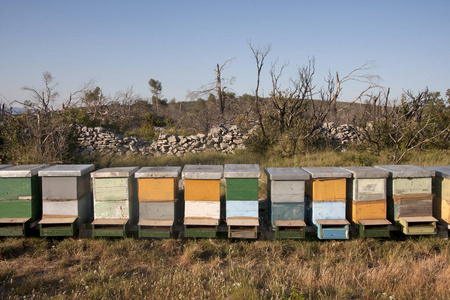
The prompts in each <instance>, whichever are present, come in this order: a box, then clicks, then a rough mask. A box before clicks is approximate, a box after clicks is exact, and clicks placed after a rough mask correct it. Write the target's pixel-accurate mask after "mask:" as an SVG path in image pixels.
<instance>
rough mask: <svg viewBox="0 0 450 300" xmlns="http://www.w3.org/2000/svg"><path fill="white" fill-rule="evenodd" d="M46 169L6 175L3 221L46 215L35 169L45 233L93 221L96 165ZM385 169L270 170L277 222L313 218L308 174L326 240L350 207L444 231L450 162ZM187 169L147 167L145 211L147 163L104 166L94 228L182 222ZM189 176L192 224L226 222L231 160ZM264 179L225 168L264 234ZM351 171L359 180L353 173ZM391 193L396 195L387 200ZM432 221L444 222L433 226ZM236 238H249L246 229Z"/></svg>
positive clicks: (238, 202)
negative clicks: (179, 205)
mask: <svg viewBox="0 0 450 300" xmlns="http://www.w3.org/2000/svg"><path fill="white" fill-rule="evenodd" d="M46 167H47V166H46V165H39V166H16V167H12V168H9V171H4V172H2V173H1V177H2V179H3V178H10V180H7V181H5V180H2V181H0V184H1V183H2V184H3V185H0V193H2V192H1V191H5V192H3V193H2V194H1V195H0V198H1V200H2V202H1V203H0V205H1V206H0V217H2V219H1V221H0V223H6V224H7V221H8V220H6V219H8V218H9V219H11V220H9V221H12V222H18V223H20V222H22V221H23V220H22V219H23V218H25V219H26V218H28V220H27V222H34V221H36V220H38V218H39V214H40V211H39V208H38V207H36V208H35V209H32V208H33V207H34V206H38V204H37V203H38V198H39V194H40V192H38V190H39V187H40V185H39V177H38V176H35V175H36V174H37V172H39V176H40V177H42V196H43V205H42V209H43V218H42V220H41V221H40V226H41V231H45V227H46V225H48V224H50V225H51V224H57V223H60V224H63V223H74V222H75V220H77V222H78V223H82V222H85V221H86V220H87V219H88V218H89V216H90V215H91V214H92V211H91V210H90V207H91V206H90V205H89V198H90V195H89V172H90V171H92V170H93V165H75V166H64V165H60V166H54V167H51V168H47V169H44V168H46ZM378 168H379V169H374V168H368V167H353V168H344V169H339V168H304V170H305V171H307V172H308V173H306V172H305V171H303V170H301V169H299V168H267V169H266V173H267V174H268V190H269V198H270V199H271V201H270V212H271V214H270V215H271V221H272V224H274V225H275V228H278V227H300V228H302V227H303V226H304V225H305V223H304V218H305V215H304V211H305V208H304V207H305V201H304V196H303V194H304V191H305V181H306V182H307V185H306V196H307V197H306V200H307V201H306V207H307V208H306V209H307V210H308V211H310V213H309V214H308V215H309V216H310V219H311V222H312V223H313V224H314V225H316V226H317V228H318V236H319V238H348V225H349V224H348V222H347V221H346V210H348V211H347V215H348V216H349V217H350V219H351V220H352V221H353V222H355V223H360V226H362V227H364V226H369V227H370V226H373V225H377V226H386V225H388V224H389V221H387V220H386V214H387V215H388V217H389V219H390V220H391V221H393V222H399V223H400V224H401V225H402V226H403V228H405V233H409V234H421V233H422V234H426V233H431V231H430V230H432V231H433V232H435V224H434V223H433V222H434V221H433V219H432V218H431V215H432V213H431V211H432V204H431V203H432V194H431V177H432V175H433V174H434V171H436V172H437V175H438V177H436V180H435V185H436V186H439V187H441V189H438V190H437V192H436V194H437V197H436V201H435V211H436V212H437V214H438V215H437V216H438V217H439V218H440V219H442V220H443V221H445V222H448V221H449V220H448V214H449V213H448V208H449V205H448V202H449V200H448V199H449V197H448V193H449V192H448V185H449V184H448V181H449V180H448V175H449V172H448V167H433V168H434V169H424V168H420V167H417V166H378ZM180 169H181V168H179V167H169V168H167V167H159V168H158V167H156V168H142V169H141V170H140V171H139V172H137V173H136V175H135V176H136V178H138V181H139V208H138V207H137V206H136V205H133V201H129V200H130V199H132V197H133V196H132V194H133V188H132V186H133V183H132V182H133V178H132V177H133V176H132V175H133V173H135V172H136V171H137V170H138V168H137V167H131V168H113V169H103V170H99V171H97V172H93V173H91V176H92V178H93V187H94V219H95V220H94V222H93V223H92V224H93V227H94V229H96V226H97V229H98V235H116V234H117V233H118V232H124V230H125V225H126V223H127V221H128V219H131V220H132V221H135V220H136V219H137V215H138V211H139V226H156V227H158V226H170V225H171V224H173V220H174V218H175V216H174V214H175V202H176V194H177V186H178V184H177V178H178V176H179V173H180ZM7 170H8V169H7ZM383 170H384V171H383ZM8 176H9V177H8ZM309 176H311V177H312V180H311V181H310V180H307V179H309ZM388 176H390V177H391V178H392V180H389V181H388V183H389V184H391V185H392V186H391V187H389V188H387V187H386V178H387V177H388ZM21 177H25V178H26V177H29V180H28V181H27V180H21V179H20V178H21ZM183 177H184V179H185V208H184V212H185V225H194V226H195V225H214V226H217V224H218V222H219V219H220V178H221V177H222V166H186V167H185V169H184V170H183ZM258 177H259V167H258V166H257V165H226V166H225V178H226V181H227V192H226V207H227V209H226V215H227V224H228V225H229V226H231V225H235V226H239V225H243V226H251V227H253V226H255V228H254V230H252V233H251V234H250V236H253V235H254V237H256V226H258V224H259V222H258V211H259V210H258ZM351 177H353V179H349V180H347V179H346V178H351ZM439 178H440V179H439ZM442 188H443V189H442ZM25 190H28V191H31V194H30V193H28V194H27V192H26V191H25ZM346 190H347V191H346ZM386 191H387V196H388V198H389V200H390V201H386ZM441 191H444V192H441ZM11 200H16V201H11ZM347 201H348V202H349V203H348V205H347V204H346V202H347ZM29 212H31V214H29ZM423 222H425V223H427V226H415V227H414V228H413V231H411V232H409V231H408V230H410V229H411V228H410V227H411V226H409V225H410V224H413V223H414V225H417V224H415V223H420V224H419V225H423ZM429 222H431V223H432V224H434V225H432V226H431V227H430V226H428V223H429ZM111 225H113V226H121V228H120V227H119V228H118V229H116V228H115V229H114V230H113V229H111V228H107V230H103V231H102V229H103V228H104V227H105V226H111ZM24 227H25V226H24ZM433 227H434V228H433ZM417 228H418V229H417ZM430 228H431V229H430ZM72 229H73V228H72ZM185 229H187V228H185ZM378 229H379V228H378ZM414 230H416V231H414ZM63 231H64V230H63V229H61V230H59V231H58V230H56V231H55V229H53V234H56V235H60V234H62V233H63ZM49 232H52V231H49ZM94 232H95V230H94ZM380 232H381V233H380ZM383 232H385V231H383V230H375V231H374V235H373V236H377V235H378V236H380V235H382V234H383ZM229 234H230V231H229ZM62 235H63V234H62ZM144 236H145V235H144ZM162 236H165V235H162ZM193 236H195V235H193ZM200 236H201V235H200ZM231 237H241V236H240V234H239V230H237V231H236V235H234V236H233V235H231ZM242 237H249V235H242Z"/></svg>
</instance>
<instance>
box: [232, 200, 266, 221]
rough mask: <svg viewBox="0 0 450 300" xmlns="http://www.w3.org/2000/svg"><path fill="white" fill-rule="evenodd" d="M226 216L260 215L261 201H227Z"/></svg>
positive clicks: (255, 216) (256, 216) (254, 216)
mask: <svg viewBox="0 0 450 300" xmlns="http://www.w3.org/2000/svg"><path fill="white" fill-rule="evenodd" d="M226 216H227V218H229V217H253V218H258V216H259V202H258V200H254V201H250V200H243V201H231V200H229V201H227V202H226Z"/></svg>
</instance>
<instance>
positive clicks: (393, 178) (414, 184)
mask: <svg viewBox="0 0 450 300" xmlns="http://www.w3.org/2000/svg"><path fill="white" fill-rule="evenodd" d="M375 167H376V168H379V169H382V170H386V171H388V172H389V178H388V182H387V200H388V201H387V214H388V219H389V220H390V221H391V222H393V223H395V224H396V225H401V226H402V228H403V232H404V233H405V234H435V233H436V221H437V220H436V219H435V221H430V220H431V218H429V217H432V215H433V204H432V201H433V194H432V177H433V176H434V173H435V172H434V171H433V170H430V169H427V168H423V167H419V166H414V165H380V166H375ZM424 217H426V218H424ZM402 218H403V220H402ZM405 218H407V220H408V223H411V224H409V225H408V226H405V225H404V224H405V222H406V221H405V220H406V219H405ZM414 218H416V219H417V220H416V221H414V220H415V219H414ZM406 228H408V231H407V232H406V231H405V229H406Z"/></svg>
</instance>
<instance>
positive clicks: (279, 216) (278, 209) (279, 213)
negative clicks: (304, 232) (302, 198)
mask: <svg viewBox="0 0 450 300" xmlns="http://www.w3.org/2000/svg"><path fill="white" fill-rule="evenodd" d="M270 212H271V220H272V221H276V220H304V219H305V203H304V202H297V203H295V202H287V203H278V202H277V203H272V204H271V210H270Z"/></svg>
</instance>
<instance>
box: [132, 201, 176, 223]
mask: <svg viewBox="0 0 450 300" xmlns="http://www.w3.org/2000/svg"><path fill="white" fill-rule="evenodd" d="M139 219H150V220H160V219H167V220H169V219H175V202H146V203H142V202H141V203H139Z"/></svg>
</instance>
